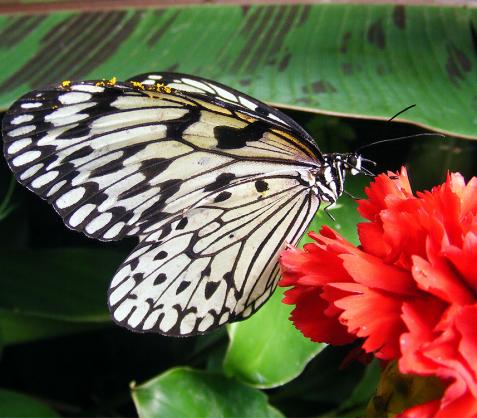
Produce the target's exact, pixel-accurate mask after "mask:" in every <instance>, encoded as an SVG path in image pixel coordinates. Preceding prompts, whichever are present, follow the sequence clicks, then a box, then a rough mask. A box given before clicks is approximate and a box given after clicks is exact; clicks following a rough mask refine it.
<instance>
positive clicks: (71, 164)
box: [3, 76, 321, 335]
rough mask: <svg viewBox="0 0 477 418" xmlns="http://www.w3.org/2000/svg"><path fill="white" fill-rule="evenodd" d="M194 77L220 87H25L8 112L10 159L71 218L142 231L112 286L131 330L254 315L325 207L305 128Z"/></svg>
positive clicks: (72, 223)
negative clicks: (287, 250)
mask: <svg viewBox="0 0 477 418" xmlns="http://www.w3.org/2000/svg"><path fill="white" fill-rule="evenodd" d="M184 79H185V80H188V79H187V77H186V76H183V77H182V78H181V79H180V80H179V79H177V80H176V79H175V83H176V85H179V84H180V83H181V82H182V83H184ZM191 80H192V81H194V80H195V82H196V88H197V83H199V82H202V83H203V84H204V85H205V86H206V87H207V88H209V89H215V90H214V92H215V93H214V94H211V93H208V94H204V93H203V92H197V91H195V92H193V91H189V92H188V91H186V89H184V88H183V89H182V90H180V89H170V88H168V87H167V88H164V87H163V86H161V85H159V84H148V85H142V84H140V83H137V82H131V83H115V82H113V81H111V82H94V81H92V82H80V83H71V84H70V83H63V85H61V86H58V87H53V88H50V89H45V90H38V91H35V92H32V93H30V94H27V95H26V96H24V97H23V98H21V99H20V100H19V101H17V102H16V103H15V104H14V105H13V106H12V107H11V108H10V110H9V111H8V112H7V114H6V115H5V117H4V120H3V137H4V153H5V156H6V158H7V162H8V164H9V166H10V168H11V169H12V171H13V172H14V174H15V176H16V177H17V179H18V180H19V181H20V182H21V183H22V184H24V185H25V186H27V187H28V188H29V189H31V190H33V191H34V192H35V193H37V194H38V195H39V196H41V197H42V198H44V199H46V200H47V201H48V202H49V203H51V204H52V205H53V206H54V208H55V209H56V211H57V212H58V213H59V214H60V215H61V216H62V217H63V219H64V221H65V224H66V225H67V226H68V227H70V228H72V229H75V230H78V231H81V232H84V233H85V234H86V235H88V236H90V237H94V238H97V239H101V240H116V239H120V238H122V237H124V236H126V235H135V236H139V237H140V243H139V245H138V247H137V249H136V251H135V252H134V253H133V254H132V255H131V256H130V257H129V258H128V259H127V260H126V262H125V263H124V264H123V265H122V266H121V267H120V269H119V271H118V273H117V274H116V276H115V278H114V279H113V282H112V284H111V289H110V294H109V298H110V299H109V304H110V308H111V311H112V313H113V316H114V318H115V320H116V321H117V322H120V323H122V324H124V325H126V326H127V327H129V328H131V329H134V330H140V331H146V330H152V331H157V332H161V333H164V334H171V335H189V334H195V333H200V332H205V331H207V330H210V329H213V328H215V327H217V326H219V325H220V324H222V323H225V322H230V321H232V320H237V319H240V318H243V317H246V316H248V315H250V314H251V313H252V312H253V311H255V310H256V309H257V308H258V307H259V306H260V305H261V304H262V303H263V302H264V301H265V300H266V299H267V298H268V296H269V295H270V293H271V291H272V290H273V289H274V287H275V279H276V270H277V263H276V262H277V254H278V252H279V250H280V249H281V248H282V246H283V244H284V242H285V240H287V241H289V242H296V240H297V239H298V238H299V237H300V235H301V234H302V233H303V230H304V228H305V227H306V225H307V223H308V222H309V220H310V218H311V217H312V216H313V214H314V213H315V211H316V210H317V208H318V201H317V200H316V198H315V197H314V195H313V193H312V192H311V189H310V187H311V186H310V184H309V182H310V180H309V170H310V169H312V168H316V167H317V166H319V165H320V163H321V154H320V152H319V150H318V148H317V147H316V146H315V145H314V144H313V143H312V142H311V141H309V140H308V139H303V137H302V135H301V131H303V130H302V129H301V128H300V131H297V129H296V126H298V125H296V123H295V122H293V121H291V119H289V118H288V117H287V116H285V115H283V114H282V113H281V112H278V111H276V110H274V109H272V108H270V107H268V106H267V105H265V104H263V103H260V102H258V101H256V100H255V99H252V98H248V96H240V97H239V96H237V94H239V93H238V92H236V91H235V90H232V89H230V90H229V92H227V90H225V89H226V88H225V87H224V86H220V85H218V84H213V83H212V82H209V81H207V80H204V81H201V79H197V78H191ZM207 83H209V84H207ZM169 84H170V83H169ZM176 87H177V86H176ZM223 91H225V93H224V92H223ZM232 95H235V97H236V98H235V99H234V100H235V102H234V100H232V99H230V97H229V96H232ZM225 99H227V100H225ZM229 99H230V100H229ZM248 99H250V101H249V102H247V100H248ZM254 110H255V111H254ZM272 116H275V117H272ZM290 121H291V122H290ZM295 125H296V126H295ZM229 195H230V196H229ZM225 197H227V198H225ZM252 213H253V214H255V216H252V215H251V214H252ZM184 223H187V224H186V225H184ZM229 231H231V232H229ZM210 240H212V241H213V242H212V241H210ZM209 241H210V242H209ZM164 254H167V255H166V256H164ZM158 255H160V256H159V258H157V257H158ZM163 256H164V258H163V259H161V258H160V257H163ZM207 266H208V267H207ZM208 269H209V270H210V272H209V270H208ZM204 271H205V273H208V272H209V274H205V273H204ZM227 273H230V274H231V275H232V276H231V277H229V276H227V277H225V278H224V275H226V274H227ZM232 273H233V274H232ZM159 282H160V283H159ZM187 283H190V284H188V285H187V286H186V284H187ZM210 283H212V284H210ZM214 286H217V289H216V290H215V291H214V292H213V296H210V297H209V298H207V295H209V294H211V289H212V288H213V287H214ZM206 289H208V290H206ZM179 290H180V291H179ZM174 315H176V316H177V317H176V316H174ZM174 318H176V319H174Z"/></svg>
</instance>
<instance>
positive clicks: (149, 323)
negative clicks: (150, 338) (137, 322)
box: [142, 309, 161, 330]
mask: <svg viewBox="0 0 477 418" xmlns="http://www.w3.org/2000/svg"><path fill="white" fill-rule="evenodd" d="M160 314H161V311H160V310H159V309H157V310H155V311H152V312H151V314H150V315H149V316H148V317H147V319H146V320H145V321H144V325H143V326H142V329H143V330H146V329H151V328H152V327H153V326H154V325H156V322H157V319H158V318H159V315H160Z"/></svg>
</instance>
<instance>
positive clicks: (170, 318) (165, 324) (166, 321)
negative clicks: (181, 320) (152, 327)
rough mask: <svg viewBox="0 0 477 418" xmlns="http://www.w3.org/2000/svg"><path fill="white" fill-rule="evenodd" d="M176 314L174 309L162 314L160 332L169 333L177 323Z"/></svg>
mask: <svg viewBox="0 0 477 418" xmlns="http://www.w3.org/2000/svg"><path fill="white" fill-rule="evenodd" d="M177 319H178V314H177V311H176V310H175V309H168V310H167V311H165V312H164V318H162V321H161V324H160V327H161V331H164V332H167V331H169V330H170V329H171V328H172V327H173V326H174V325H175V324H176V322H177Z"/></svg>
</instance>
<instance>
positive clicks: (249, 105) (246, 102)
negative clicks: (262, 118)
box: [239, 97, 258, 110]
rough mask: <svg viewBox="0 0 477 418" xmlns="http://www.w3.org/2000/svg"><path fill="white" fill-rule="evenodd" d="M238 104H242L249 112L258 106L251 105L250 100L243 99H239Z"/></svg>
mask: <svg viewBox="0 0 477 418" xmlns="http://www.w3.org/2000/svg"><path fill="white" fill-rule="evenodd" d="M239 100H240V103H242V104H243V105H244V106H245V107H248V108H249V109H251V110H255V109H256V108H257V107H258V106H257V105H256V104H255V103H252V102H251V101H250V100H248V99H246V98H245V97H239Z"/></svg>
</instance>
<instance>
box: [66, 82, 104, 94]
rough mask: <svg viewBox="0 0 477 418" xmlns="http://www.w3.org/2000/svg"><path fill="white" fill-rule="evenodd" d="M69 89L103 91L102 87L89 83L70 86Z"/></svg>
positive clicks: (92, 91) (88, 91) (89, 91)
mask: <svg viewBox="0 0 477 418" xmlns="http://www.w3.org/2000/svg"><path fill="white" fill-rule="evenodd" d="M71 90H75V91H84V92H87V93H102V92H103V91H104V87H100V86H92V85H91V84H77V85H75V86H73V87H71Z"/></svg>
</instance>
